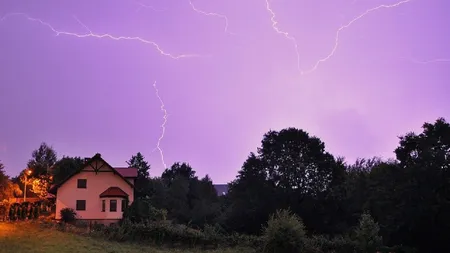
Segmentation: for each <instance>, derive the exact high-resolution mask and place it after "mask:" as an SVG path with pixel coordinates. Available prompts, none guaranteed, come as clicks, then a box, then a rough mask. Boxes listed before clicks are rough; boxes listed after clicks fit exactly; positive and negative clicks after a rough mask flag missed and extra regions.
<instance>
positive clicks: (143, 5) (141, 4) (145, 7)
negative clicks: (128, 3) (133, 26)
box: [133, 1, 164, 12]
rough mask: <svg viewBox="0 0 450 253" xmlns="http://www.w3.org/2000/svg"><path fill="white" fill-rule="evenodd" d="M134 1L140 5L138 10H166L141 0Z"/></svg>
mask: <svg viewBox="0 0 450 253" xmlns="http://www.w3.org/2000/svg"><path fill="white" fill-rule="evenodd" d="M133 2H134V3H136V4H137V5H139V8H137V10H136V12H138V11H140V10H141V9H150V10H152V11H157V12H161V11H164V10H160V9H157V8H155V7H153V6H151V5H147V4H144V3H141V2H139V1H133Z"/></svg>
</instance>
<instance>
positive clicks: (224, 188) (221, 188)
mask: <svg viewBox="0 0 450 253" xmlns="http://www.w3.org/2000/svg"><path fill="white" fill-rule="evenodd" d="M214 188H215V189H216V192H217V195H218V196H223V195H227V193H228V184H215V185H214Z"/></svg>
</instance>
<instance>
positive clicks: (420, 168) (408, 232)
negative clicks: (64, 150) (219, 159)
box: [0, 118, 450, 253]
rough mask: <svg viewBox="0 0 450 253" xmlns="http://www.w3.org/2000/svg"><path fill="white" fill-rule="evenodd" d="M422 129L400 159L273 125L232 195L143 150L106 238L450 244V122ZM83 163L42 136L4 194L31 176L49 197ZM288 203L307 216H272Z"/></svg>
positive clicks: (339, 246) (10, 211)
mask: <svg viewBox="0 0 450 253" xmlns="http://www.w3.org/2000/svg"><path fill="white" fill-rule="evenodd" d="M422 128H423V131H422V132H421V133H418V134H416V133H407V134H405V135H404V136H402V137H400V138H399V144H398V147H397V148H396V149H395V150H394V153H395V159H391V160H383V159H379V158H376V157H374V158H369V159H359V160H357V161H356V162H355V163H354V164H348V163H347V162H346V161H345V159H344V158H341V157H336V156H333V155H332V154H330V153H329V152H327V151H326V149H325V143H324V142H322V141H321V140H320V138H318V137H316V136H311V135H310V134H309V133H307V132H306V131H304V130H301V129H296V128H287V129H282V130H280V131H269V132H267V133H266V134H265V135H264V136H263V138H262V141H261V145H260V147H259V148H258V149H257V152H256V153H251V154H250V155H249V156H248V158H247V159H246V161H245V162H244V163H243V166H242V168H241V170H239V172H238V175H237V177H236V179H235V180H233V181H232V182H230V183H229V184H228V187H229V191H228V194H227V195H226V196H218V195H217V192H216V190H215V188H214V186H213V184H212V180H211V179H210V178H209V177H208V176H207V175H206V176H205V177H203V178H199V177H198V176H197V175H196V172H195V170H194V169H193V168H192V167H191V166H190V165H189V164H186V163H175V164H173V165H172V166H171V167H170V168H167V169H166V170H165V171H164V172H163V173H162V174H161V175H160V176H155V175H152V176H153V177H150V174H151V173H150V172H151V170H150V165H149V164H148V163H147V162H146V161H145V159H144V157H143V156H142V154H140V153H137V154H136V155H133V156H132V157H131V159H130V160H129V161H128V165H129V166H130V167H133V168H137V169H138V177H137V180H136V184H135V201H134V202H133V204H132V206H131V207H130V208H129V209H127V210H126V215H125V216H126V222H124V224H125V225H122V226H116V227H111V228H101V229H100V230H99V231H100V232H99V234H98V236H100V237H101V238H107V239H110V240H116V241H138V242H139V243H141V242H145V243H157V244H158V243H159V244H174V245H177V244H180V246H181V244H183V246H181V247H185V248H186V247H190V246H192V244H194V245H195V246H200V247H203V246H202V244H206V245H207V246H211V244H213V245H214V244H216V245H219V246H222V245H225V246H227V247H229V246H233V245H229V244H230V242H235V243H234V244H238V245H240V246H249V245H252V244H258V245H260V246H261V245H262V246H264V248H263V249H261V248H259V249H256V250H260V251H258V252H261V251H262V250H266V251H267V250H270V249H271V247H272V246H273V245H282V246H280V247H278V246H277V247H278V248H283V247H285V246H286V247H287V248H289V247H293V248H295V250H293V251H292V252H299V251H301V250H303V251H301V252H308V251H305V250H312V252H314V253H323V252H325V253H330V252H333V251H334V252H339V253H340V252H344V253H348V252H352V253H353V251H355V250H356V251H357V252H364V253H366V252H368V253H371V252H373V251H374V250H375V249H381V248H383V245H387V246H390V247H396V250H392V252H396V253H400V252H414V251H413V249H416V250H417V251H418V252H450V244H449V243H448V236H446V234H447V232H448V230H449V227H450V219H449V217H450V216H449V215H447V214H448V212H449V210H450V201H449V199H450V183H449V182H450V124H449V123H448V122H446V121H445V120H444V119H442V118H439V119H437V120H436V121H435V122H433V123H425V124H424V125H423V127H422ZM369 145H370V144H369ZM83 163H84V160H83V159H81V158H79V157H62V158H61V159H58V158H57V156H56V152H55V151H54V150H53V149H52V148H51V147H50V146H48V145H47V144H45V143H42V144H41V146H40V147H39V148H38V149H37V150H35V151H34V152H33V153H32V159H31V160H30V161H29V162H28V163H27V167H28V168H30V169H31V170H28V171H22V172H21V173H20V174H19V175H18V176H17V177H14V178H9V177H8V176H6V175H5V173H4V168H3V166H2V164H1V163H0V200H2V199H8V198H9V197H11V196H15V197H18V196H21V195H20V193H19V189H24V188H25V187H24V184H27V185H29V186H30V187H28V188H27V193H26V194H27V197H28V196H31V195H32V194H34V196H35V197H37V198H42V196H47V192H46V191H47V189H48V186H49V184H50V183H52V184H54V183H58V182H61V180H62V179H64V178H66V177H67V176H69V175H71V174H72V173H74V172H76V171H77V170H79V169H80V168H82V167H83V166H84V165H83ZM49 168H51V170H49ZM211 169H214V168H211ZM30 171H31V172H30ZM49 171H50V172H49ZM26 173H30V174H26ZM3 202H5V201H3ZM31 210H35V209H34V207H33V208H30V207H29V206H28V205H27V206H25V204H23V205H21V206H20V207H19V206H17V205H16V206H15V207H14V206H11V204H10V203H7V201H6V202H5V203H4V204H1V203H0V218H1V217H2V216H3V219H8V220H23V219H29V218H30V217H31V218H33V217H35V216H36V215H38V214H39V211H38V213H36V215H35V213H32V212H31ZM279 210H290V211H291V212H292V216H291V215H289V216H287V218H286V219H284V220H291V221H293V220H299V221H300V223H299V225H298V226H296V227H290V226H288V224H287V223H286V222H283V219H281V220H277V222H273V220H272V219H271V218H270V217H271V216H272V215H273V214H275V213H276V212H277V211H279ZM369 217H370V218H369ZM362 220H366V221H370V222H365V224H372V225H373V226H372V225H371V227H372V228H373V229H362V227H360V225H361V221H362ZM270 224H273V226H272V227H271V228H270V229H269V227H270ZM280 224H284V225H282V226H281V225H280ZM279 225H280V226H279ZM275 227H278V228H277V229H274V228H275ZM300 227H302V228H303V229H300ZM369 227H370V226H369ZM263 228H264V229H263ZM358 228H359V229H358ZM136 231H138V232H136ZM286 231H290V232H286ZM364 231H365V232H364ZM185 232H186V233H185ZM143 234H146V236H142V235H143ZM180 234H187V235H188V237H187V238H185V237H182V236H181V235H180ZM161 235H163V236H162V237H161ZM213 235H217V236H216V237H215V236H213ZM269 235H270V236H269ZM214 238H215V239H214ZM243 238H245V239H243ZM268 238H272V239H273V240H275V241H276V240H278V241H276V243H272V242H273V241H272V239H270V240H269V239H268ZM280 238H281V239H280ZM367 238H372V239H367ZM199 242H201V243H199ZM211 242H213V243H211ZM368 242H371V244H372V245H371V246H370V247H369V245H368V244H367V243H368ZM373 242H377V243H376V244H373ZM198 244H199V245H198ZM231 244H233V243H231ZM289 245H290V246H289ZM311 245H312V246H311ZM358 245H359V246H358ZM364 245H365V246H364ZM399 245H401V247H400V246H399ZM366 246H367V247H369V248H367V247H366ZM397 246H398V247H397ZM273 252H279V251H273ZM281 252H283V253H284V252H290V250H285V251H281ZM308 253H309V252H308Z"/></svg>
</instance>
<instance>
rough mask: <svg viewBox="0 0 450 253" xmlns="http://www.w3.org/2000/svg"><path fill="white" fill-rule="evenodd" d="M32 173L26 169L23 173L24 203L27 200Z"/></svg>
mask: <svg viewBox="0 0 450 253" xmlns="http://www.w3.org/2000/svg"><path fill="white" fill-rule="evenodd" d="M31 173H32V171H31V170H30V169H26V170H25V171H24V173H23V176H24V179H25V180H24V184H23V185H24V186H23V202H25V201H26V200H27V183H28V176H29V175H31Z"/></svg>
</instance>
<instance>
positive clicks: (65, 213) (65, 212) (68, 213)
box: [60, 207, 77, 223]
mask: <svg viewBox="0 0 450 253" xmlns="http://www.w3.org/2000/svg"><path fill="white" fill-rule="evenodd" d="M60 215H61V220H62V221H63V222H66V223H70V222H74V221H75V220H76V219H77V212H75V210H73V209H72V208H67V207H66V208H63V209H61V211H60Z"/></svg>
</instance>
